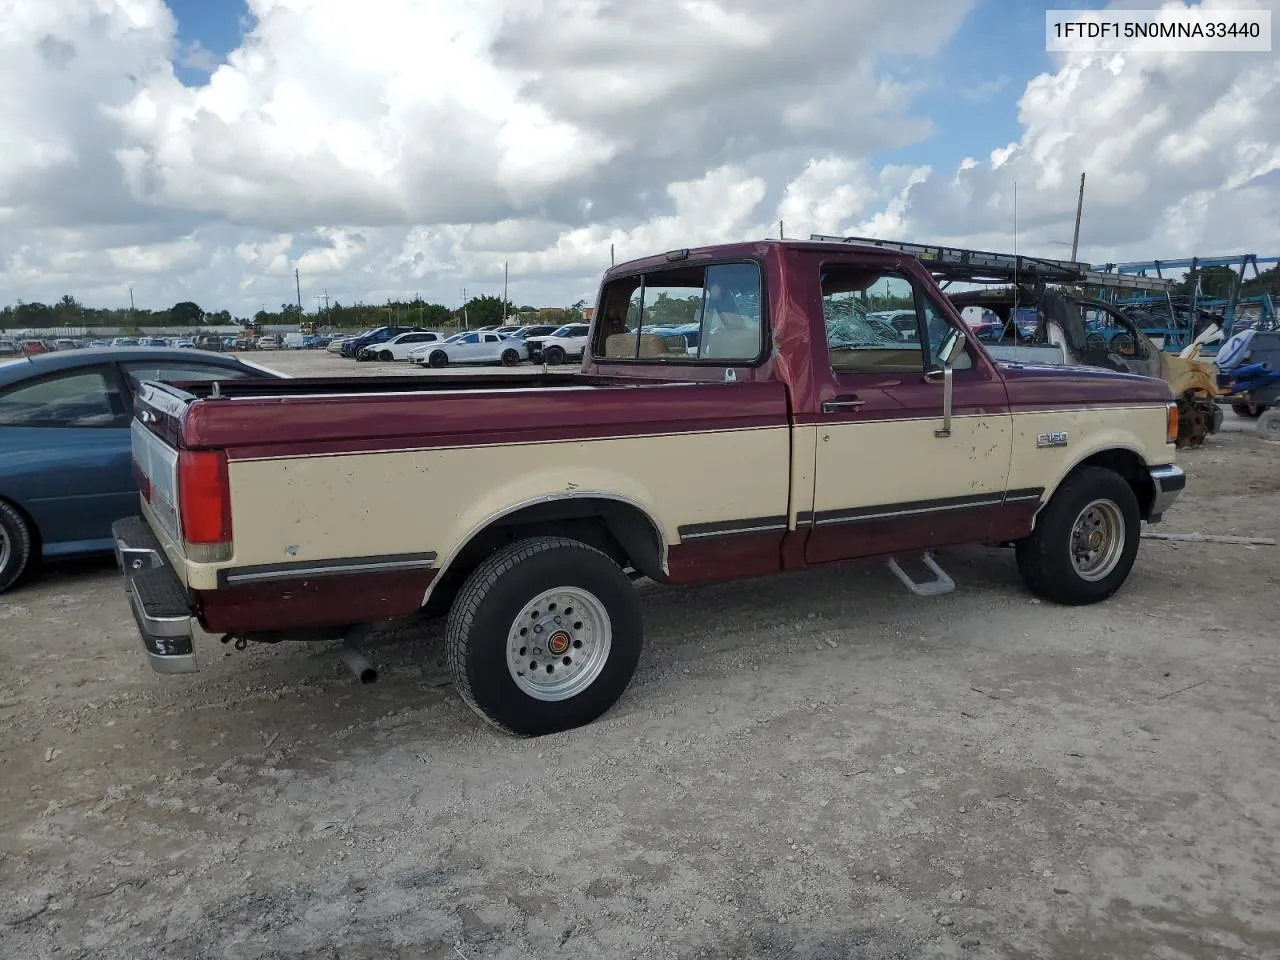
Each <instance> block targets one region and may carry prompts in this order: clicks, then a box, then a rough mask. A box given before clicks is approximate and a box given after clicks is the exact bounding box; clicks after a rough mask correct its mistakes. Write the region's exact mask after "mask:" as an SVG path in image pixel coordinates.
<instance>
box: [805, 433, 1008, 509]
mask: <svg viewBox="0 0 1280 960" xmlns="http://www.w3.org/2000/svg"><path fill="white" fill-rule="evenodd" d="M941 425H942V419H941V418H940V417H937V418H930V419H924V418H922V419H919V420H879V421H872V422H864V423H839V424H821V425H819V426H818V428H817V439H818V456H817V485H816V491H815V496H814V505H813V508H814V510H815V511H823V510H839V509H848V508H852V507H874V506H879V505H881V504H890V503H904V502H907V501H910V500H933V499H937V498H940V497H963V496H968V495H972V494H978V493H990V492H993V491H997V492H1003V491H1004V489H1005V477H1006V476H1007V474H1008V471H1009V444H1010V437H1011V434H1012V426H1011V420H1010V417H1009V416H1008V414H1000V415H996V416H974V417H955V418H953V419H952V421H951V436H950V437H936V436H934V430H935V429H937V428H938V427H940V426H941Z"/></svg>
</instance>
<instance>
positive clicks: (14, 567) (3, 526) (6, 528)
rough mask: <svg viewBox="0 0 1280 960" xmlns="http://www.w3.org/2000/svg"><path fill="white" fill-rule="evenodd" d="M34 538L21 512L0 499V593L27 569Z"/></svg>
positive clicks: (16, 580)
mask: <svg viewBox="0 0 1280 960" xmlns="http://www.w3.org/2000/svg"><path fill="white" fill-rule="evenodd" d="M33 551H34V538H33V537H32V536H31V530H30V528H29V527H28V526H27V521H26V520H24V519H23V517H22V514H20V513H19V512H18V511H17V510H15V509H13V507H11V506H9V504H7V503H5V502H4V501H3V500H0V593H4V591H6V590H8V589H9V588H10V587H12V586H13V585H14V584H15V583H17V582H18V578H19V577H21V576H22V575H23V574H24V573H25V572H26V570H27V567H28V566H29V565H30V563H31V555H32V553H33Z"/></svg>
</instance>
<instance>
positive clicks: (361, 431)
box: [183, 381, 788, 459]
mask: <svg viewBox="0 0 1280 960" xmlns="http://www.w3.org/2000/svg"><path fill="white" fill-rule="evenodd" d="M787 422H788V420H787V399H786V388H785V387H784V386H783V385H782V384H781V383H778V382H776V381H768V382H760V383H730V384H726V383H717V384H689V383H673V384H669V385H668V384H663V385H654V386H648V387H645V388H638V387H636V386H625V387H623V386H618V387H608V386H600V387H594V388H592V389H591V390H590V391H589V392H585V393H583V392H576V391H574V392H568V391H560V390H546V391H535V392H530V393H520V394H511V393H507V392H506V391H502V390H493V391H476V392H468V393H459V394H446V395H439V394H437V395H435V396H412V395H409V396H379V395H377V394H373V395H364V396H351V397H298V398H289V397H285V398H283V399H266V398H263V399H249V398H244V399H237V400H231V401H223V402H218V401H208V402H202V403H197V404H194V405H193V406H191V407H190V408H189V410H188V413H187V416H186V419H185V422H184V424H183V445H184V446H186V447H188V448H223V449H227V450H229V451H230V454H231V456H232V458H233V459H237V458H238V459H243V458H245V457H255V456H257V457H261V456H290V455H303V454H308V453H350V452H357V451H376V450H396V449H406V448H414V447H433V446H459V445H474V444H488V443H510V442H535V441H551V440H587V439H592V438H596V437H612V436H644V435H649V434H657V433H671V432H673V431H696V430H706V431H710V430H730V429H735V428H744V427H760V426H785V425H786V424H787Z"/></svg>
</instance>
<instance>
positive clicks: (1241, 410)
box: [1231, 400, 1267, 420]
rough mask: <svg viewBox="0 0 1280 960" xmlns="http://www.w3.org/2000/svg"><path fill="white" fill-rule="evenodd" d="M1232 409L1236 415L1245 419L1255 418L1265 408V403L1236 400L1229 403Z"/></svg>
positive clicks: (1261, 413) (1262, 412)
mask: <svg viewBox="0 0 1280 960" xmlns="http://www.w3.org/2000/svg"><path fill="white" fill-rule="evenodd" d="M1231 409H1232V411H1234V412H1235V415H1236V416H1237V417H1244V418H1245V419H1246V420H1257V419H1258V418H1259V417H1260V416H1262V415H1263V414H1264V413H1265V412H1266V410H1267V405H1266V404H1265V403H1250V402H1249V401H1247V400H1237V401H1235V402H1234V403H1232V404H1231Z"/></svg>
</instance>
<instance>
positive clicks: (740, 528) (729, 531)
mask: <svg viewBox="0 0 1280 960" xmlns="http://www.w3.org/2000/svg"><path fill="white" fill-rule="evenodd" d="M785 529H787V518H786V517H785V516H777V517H753V518H751V519H748V520H722V521H718V522H716V523H690V524H687V525H686V526H683V527H680V528H679V529H678V530H677V531H676V532H677V533H678V534H679V535H680V539H681V540H701V539H704V538H707V537H732V536H737V535H739V534H745V533H772V532H774V531H777V530H785Z"/></svg>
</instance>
